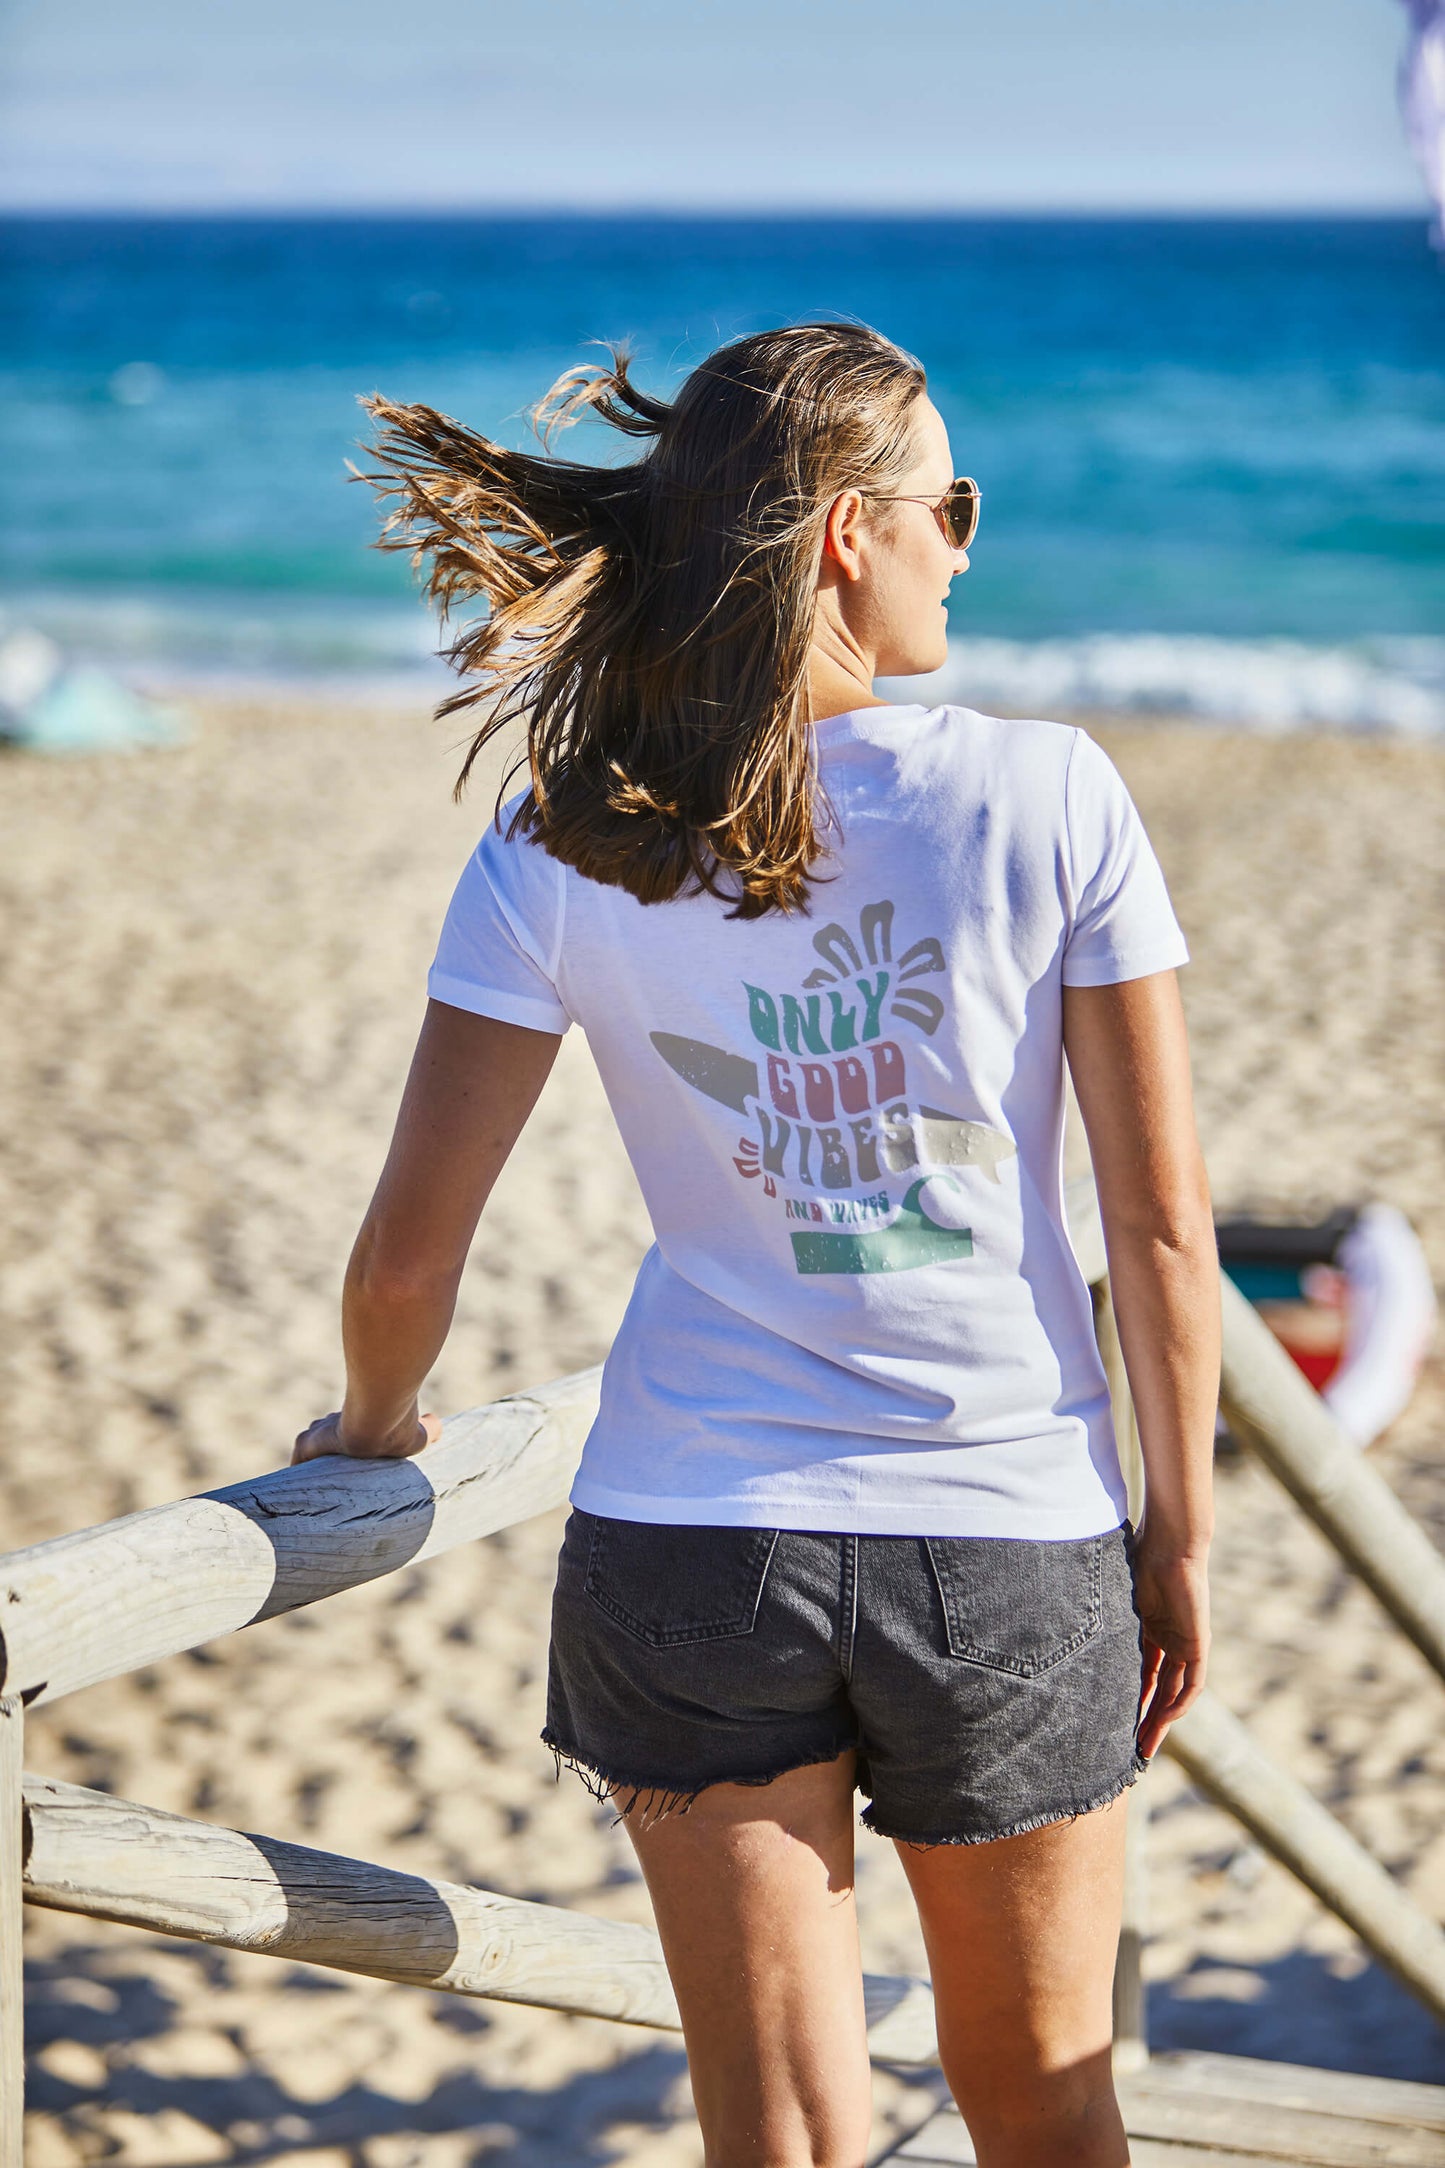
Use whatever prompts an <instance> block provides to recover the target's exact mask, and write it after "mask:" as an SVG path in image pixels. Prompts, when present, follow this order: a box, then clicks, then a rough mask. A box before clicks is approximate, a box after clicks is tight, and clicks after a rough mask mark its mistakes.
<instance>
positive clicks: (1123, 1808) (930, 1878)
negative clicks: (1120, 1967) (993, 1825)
mask: <svg viewBox="0 0 1445 2168" xmlns="http://www.w3.org/2000/svg"><path fill="white" fill-rule="evenodd" d="M1127 1811H1128V1802H1127V1798H1126V1797H1120V1798H1119V1799H1116V1800H1115V1801H1114V1802H1113V1804H1112V1805H1110V1806H1107V1807H1101V1808H1099V1809H1097V1810H1096V1811H1095V1812H1093V1813H1091V1814H1083V1815H1080V1816H1078V1817H1077V1818H1076V1819H1075V1820H1072V1821H1061V1822H1051V1823H1048V1824H1047V1825H1046V1826H1044V1827H1043V1828H1041V1829H1034V1830H1030V1831H1029V1832H1028V1833H1027V1834H1026V1835H1023V1836H1018V1837H1002V1838H999V1839H997V1840H996V1841H995V1842H993V1843H989V1844H977V1845H966V1844H958V1845H946V1844H941V1845H931V1846H927V1847H924V1846H918V1845H911V1844H900V1845H899V1846H898V1856H899V1858H900V1859H901V1861H902V1863H903V1867H904V1871H905V1873H906V1874H907V1876H908V1880H909V1882H910V1884H911V1886H912V1889H913V1894H914V1898H915V1900H916V1902H917V1905H918V1912H919V1918H920V1921H921V1923H922V1926H923V1936H924V1942H925V1945H926V1947H927V1950H928V1960H929V1968H930V1971H931V1973H932V1976H933V1992H934V1998H935V2001H936V2005H937V2010H938V2039H939V2048H940V2051H941V2053H942V2058H943V2067H944V2071H945V2073H946V2075H947V2077H948V2081H949V2084H950V2086H951V2088H952V2090H953V2094H954V2098H955V2099H956V2100H957V2102H958V2105H959V2107H960V2109H961V2110H962V2112H963V2115H964V2119H965V2120H966V2122H967V2123H968V2125H969V2129H970V2131H971V2133H972V2136H973V2139H974V2143H975V2145H976V2146H977V2148H978V2157H979V2161H980V2163H981V2164H982V2168H995V2164H998V2168H1056V2164H1062V2163H1064V2162H1068V2163H1069V2168H1119V2164H1121V2163H1123V2162H1125V2161H1127V2159H1128V2150H1127V2145H1126V2142H1125V2139H1124V2133H1123V2125H1122V2123H1121V2121H1120V2119H1119V2112H1118V2108H1117V2105H1116V2103H1115V2099H1114V2090H1113V2078H1112V2073H1111V2067H1110V2064H1111V2032H1112V2008H1111V2003H1112V1995H1111V1989H1112V1985H1113V1977H1114V1960H1115V1955H1116V1952H1117V1948H1118V1941H1119V1919H1120V1912H1121V1909H1122V1903H1123V1886H1124V1828H1125V1822H1126V1818H1127Z"/></svg>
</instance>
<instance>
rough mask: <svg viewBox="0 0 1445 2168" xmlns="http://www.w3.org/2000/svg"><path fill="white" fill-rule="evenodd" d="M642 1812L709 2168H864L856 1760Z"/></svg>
mask: <svg viewBox="0 0 1445 2168" xmlns="http://www.w3.org/2000/svg"><path fill="white" fill-rule="evenodd" d="M618 1804H619V1805H620V1806H621V1807H623V1808H624V1809H626V1808H627V1805H628V1801H627V1798H626V1796H625V1795H624V1794H618ZM642 1804H644V1802H639V1803H638V1806H637V1808H635V1809H634V1810H633V1811H632V1812H631V1813H629V1814H628V1816H627V1820H626V1824H625V1826H626V1828H627V1832H628V1834H629V1836H630V1837H631V1838H632V1841H633V1843H634V1845H635V1846H636V1848H637V1856H638V1859H639V1860H640V1862H641V1864H642V1872H643V1875H644V1876H645V1878H646V1881H647V1887H648V1891H649V1894H650V1895H651V1898H652V1904H653V1910H654V1911H655V1913H656V1915H657V1926H658V1932H659V1933H660V1934H661V1936H662V1947H663V1950H664V1952H665V1954H666V1957H667V1967H668V1971H669V1973H670V1974H671V1976H672V1982H673V1986H674V1987H675V1988H676V1990H677V2001H678V2008H679V2009H680V2011H681V2013H682V2023H683V2036H684V2038H685V2040H686V2042H687V2059H688V2068H689V2071H690V2073H691V2077H692V2089H693V2097H694V2099H695V2101H696V2103H697V2113H698V2120H699V2122H700V2123H701V2125H702V2132H703V2139H704V2143H705V2146H706V2157H707V2161H708V2168H862V2163H863V2161H864V2159H865V2157H866V2154H867V2148H868V2129H869V2113H870V2108H869V2072H868V2043H867V2036H866V2032H865V2029H864V2021H863V1977H862V1969H861V1963H860V1959H859V1954H858V1927H857V1920H856V1917H855V1914H854V1909H853V1755H852V1754H851V1752H850V1753H847V1754H844V1755H842V1756H840V1757H839V1759H838V1760H837V1761H834V1762H825V1763H819V1764H815V1765H814V1766H812V1767H810V1768H805V1769H795V1770H792V1771H790V1772H789V1774H788V1775H786V1776H781V1777H778V1778H777V1779H776V1780H775V1781H774V1782H773V1783H771V1784H762V1785H752V1784H713V1785H710V1786H709V1787H708V1788H707V1789H706V1790H705V1791H702V1792H700V1793H699V1794H698V1796H697V1798H696V1799H695V1800H694V1801H693V1803H692V1805H691V1806H690V1807H689V1808H688V1809H687V1811H686V1812H685V1813H677V1812H673V1813H668V1814H664V1815H661V1816H660V1817H659V1818H658V1819H657V1820H655V1821H648V1820H647V1819H646V1818H645V1817H644V1815H643V1814H642V1812H641V1811H640V1809H641V1806H642Z"/></svg>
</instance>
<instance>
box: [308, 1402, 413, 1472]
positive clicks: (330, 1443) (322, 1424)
mask: <svg viewBox="0 0 1445 2168" xmlns="http://www.w3.org/2000/svg"><path fill="white" fill-rule="evenodd" d="M441 1434H442V1423H441V1417H440V1416H439V1415H421V1414H418V1412H417V1410H416V1409H415V1408H414V1407H413V1409H412V1411H411V1413H410V1414H409V1415H408V1416H407V1417H406V1419H405V1420H404V1421H403V1422H401V1423H399V1424H398V1425H397V1426H396V1428H395V1429H394V1430H392V1431H389V1432H388V1433H386V1434H385V1435H384V1436H382V1437H377V1438H367V1437H361V1436H359V1435H357V1434H356V1433H355V1432H350V1431H348V1430H347V1428H346V1424H345V1418H344V1413H343V1411H342V1410H341V1409H339V1408H338V1409H335V1410H333V1412H332V1413H331V1414H330V1415H318V1416H317V1418H316V1421H315V1422H314V1423H308V1424H307V1426H306V1428H305V1429H304V1430H303V1431H302V1432H301V1434H300V1436H299V1437H298V1438H297V1440H296V1443H295V1444H294V1445H293V1446H292V1448H291V1465H292V1467H293V1468H297V1467H299V1466H300V1464H301V1462H302V1461H303V1460H324V1459H325V1458H326V1457H327V1456H328V1455H333V1454H340V1455H342V1456H343V1457H344V1458H345V1459H347V1460H407V1459H409V1458H410V1456H411V1455H412V1454H413V1453H419V1452H421V1450H422V1448H423V1446H427V1445H435V1444H436V1442H437V1439H438V1438H439V1437H440V1436H441Z"/></svg>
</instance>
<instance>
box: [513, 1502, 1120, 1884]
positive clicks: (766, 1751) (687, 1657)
mask: <svg viewBox="0 0 1445 2168" xmlns="http://www.w3.org/2000/svg"><path fill="white" fill-rule="evenodd" d="M1132 1549H1133V1545H1132V1538H1131V1535H1130V1532H1129V1530H1128V1529H1127V1528H1116V1529H1113V1530H1111V1531H1110V1532H1109V1533H1108V1534H1107V1535H1102V1536H1090V1537H1086V1538H1084V1539H1083V1540H1082V1541H1070V1542H1062V1543H1055V1542H1046V1543H1045V1542H1026V1541H1017V1540H1014V1539H1011V1538H1000V1537H992V1536H987V1537H986V1536H843V1535H824V1534H813V1533H802V1532H799V1531H797V1530H793V1529H773V1528H679V1527H672V1526H660V1525H654V1524H652V1523H649V1522H642V1521H618V1520H603V1519H599V1518H598V1517H597V1516H596V1515H595V1514H591V1513H583V1512H580V1511H574V1512H573V1513H572V1515H571V1518H570V1519H569V1520H568V1523H567V1529H566V1534H565V1536H564V1538H563V1542H562V1553H561V1558H560V1560H559V1563H558V1574H557V1589H556V1595H555V1598H554V1602H553V1610H552V1649H551V1662H550V1671H549V1679H548V1693H547V1728H546V1730H545V1731H544V1732H543V1734H542V1736H543V1739H544V1740H545V1741H546V1743H547V1745H548V1746H550V1747H551V1748H552V1750H553V1752H554V1753H555V1754H556V1756H557V1758H558V1763H559V1766H560V1764H561V1763H562V1762H564V1761H565V1762H567V1763H568V1764H569V1765H570V1766H571V1767H573V1768H574V1769H576V1770H577V1771H578V1772H579V1773H580V1774H581V1775H582V1776H583V1777H585V1778H586V1779H587V1780H588V1781H589V1782H590V1784H591V1786H592V1788H593V1790H594V1791H595V1792H596V1793H597V1795H598V1796H599V1797H600V1798H610V1799H611V1800H612V1801H613V1802H614V1803H615V1804H616V1805H618V1806H619V1808H620V1809H621V1811H622V1812H623V1813H624V1814H625V1813H627V1812H629V1811H631V1809H632V1808H633V1807H634V1806H636V1805H638V1803H639V1801H640V1802H643V1811H644V1812H646V1813H649V1814H651V1813H658V1812H663V1811H667V1810H668V1809H671V1808H677V1807H686V1806H687V1805H688V1804H690V1803H691V1801H692V1800H693V1799H694V1798H695V1797H696V1795H697V1794H698V1792H700V1791H702V1790H704V1789H705V1788H706V1787H707V1786H708V1785H710V1784H723V1783H730V1784H767V1783H770V1782H771V1781H772V1779H773V1778H774V1777H778V1776H781V1775H783V1774H784V1772H785V1771H787V1770H789V1769H798V1768H802V1767H804V1766H806V1765H807V1764H809V1763H814V1762H827V1761H832V1760H834V1759H835V1758H836V1757H837V1756H838V1755H839V1754H841V1753H843V1752H845V1751H846V1750H847V1749H849V1748H852V1749H853V1750H854V1751H855V1752H856V1754H857V1757H858V1760H857V1774H856V1779H855V1781H856V1783H857V1785H858V1788H859V1789H860V1790H861V1791H862V1792H863V1793H865V1794H866V1795H867V1797H868V1798H869V1800H870V1801H871V1804H870V1805H869V1806H868V1808H867V1810H866V1812H865V1813H864V1816H863V1820H864V1822H865V1823H866V1824H867V1826H868V1827H869V1828H871V1829H873V1830H875V1831H876V1832H877V1833H878V1834H879V1835H880V1836H885V1837H893V1838H896V1839H898V1840H899V1841H900V1842H902V1843H908V1844H982V1843H985V1842H987V1841H988V1840H989V1839H991V1838H996V1837H1010V1836H1019V1835H1021V1834H1022V1833H1023V1832H1024V1831H1025V1830H1029V1829H1036V1828H1039V1827H1040V1826H1041V1825H1042V1824H1044V1823H1046V1822H1056V1821H1062V1820H1065V1819H1067V1818H1069V1817H1071V1816H1073V1815H1078V1814H1086V1813H1088V1812H1090V1811H1091V1809H1093V1808H1095V1807H1102V1806H1105V1805H1107V1803H1108V1802H1109V1801H1110V1800H1111V1799H1114V1798H1116V1797H1117V1796H1118V1794H1119V1793H1120V1792H1122V1791H1123V1790H1124V1789H1125V1788H1126V1786H1128V1785H1129V1784H1132V1783H1133V1781H1134V1778H1135V1777H1136V1776H1137V1775H1138V1773H1139V1771H1140V1770H1141V1769H1142V1768H1143V1767H1144V1763H1143V1761H1142V1759H1141V1757H1140V1755H1139V1752H1138V1749H1137V1745H1136V1741H1135V1725H1136V1718H1137V1714H1138V1705H1139V1689H1140V1678H1141V1644H1140V1633H1139V1621H1138V1618H1137V1616H1136V1614H1135V1610H1134V1597H1133V1572H1132V1564H1131V1559H1132Z"/></svg>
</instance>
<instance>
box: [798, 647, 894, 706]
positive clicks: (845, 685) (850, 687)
mask: <svg viewBox="0 0 1445 2168" xmlns="http://www.w3.org/2000/svg"><path fill="white" fill-rule="evenodd" d="M865 669H866V665H864V664H863V662H862V660H861V658H860V659H859V661H858V662H857V663H855V662H854V661H853V658H852V657H851V656H850V657H849V658H848V661H847V663H846V664H845V663H844V662H843V661H842V660H841V659H840V658H839V657H838V656H836V655H830V654H827V653H826V652H825V651H824V650H823V649H821V648H819V647H816V646H815V647H814V648H813V651H812V653H811V654H810V656H809V657H808V712H809V714H810V715H811V717H812V719H813V721H814V722H815V723H821V722H824V721H826V720H827V718H828V717H829V716H830V715H849V714H851V713H852V711H853V710H854V709H855V708H886V707H887V705H888V702H887V701H886V700H880V699H879V697H878V695H877V693H875V692H874V690H873V680H872V678H871V677H870V676H867V675H865Z"/></svg>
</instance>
